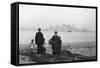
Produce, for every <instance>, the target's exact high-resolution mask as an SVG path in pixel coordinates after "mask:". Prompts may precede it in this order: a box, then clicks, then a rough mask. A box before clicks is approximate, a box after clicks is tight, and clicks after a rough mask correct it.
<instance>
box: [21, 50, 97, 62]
mask: <svg viewBox="0 0 100 68" xmlns="http://www.w3.org/2000/svg"><path fill="white" fill-rule="evenodd" d="M80 60H83V61H84V60H96V56H85V55H81V54H76V53H72V52H71V51H68V50H62V51H61V54H60V55H51V54H48V53H45V54H41V55H40V54H37V53H36V52H33V51H32V50H30V49H21V50H20V51H19V64H26V63H41V62H61V61H80Z"/></svg>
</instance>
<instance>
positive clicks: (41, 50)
mask: <svg viewBox="0 0 100 68" xmlns="http://www.w3.org/2000/svg"><path fill="white" fill-rule="evenodd" d="M44 40H45V39H44V37H43V33H42V32H41V28H39V29H38V32H37V33H36V36H35V43H36V44H37V52H38V54H42V53H44V52H45V48H44V47H43V44H44Z"/></svg>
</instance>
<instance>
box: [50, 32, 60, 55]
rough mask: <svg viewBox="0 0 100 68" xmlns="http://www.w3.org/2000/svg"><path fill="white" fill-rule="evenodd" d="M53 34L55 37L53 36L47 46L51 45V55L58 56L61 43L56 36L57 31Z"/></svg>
mask: <svg viewBox="0 0 100 68" xmlns="http://www.w3.org/2000/svg"><path fill="white" fill-rule="evenodd" d="M54 33H55V35H53V37H52V38H51V40H50V41H49V44H51V45H52V50H53V55H58V54H60V53H61V44H62V41H61V38H60V36H58V35H57V31H55V32H54Z"/></svg>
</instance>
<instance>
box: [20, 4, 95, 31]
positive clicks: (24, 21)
mask: <svg viewBox="0 0 100 68" xmlns="http://www.w3.org/2000/svg"><path fill="white" fill-rule="evenodd" d="M95 17H96V10H95V9H87V8H71V7H54V6H53V7H52V6H38V5H20V7H19V27H21V28H33V27H35V28H38V27H41V28H46V27H49V26H54V25H62V24H67V25H74V26H75V27H77V28H80V29H88V30H95V25H96V19H95Z"/></svg>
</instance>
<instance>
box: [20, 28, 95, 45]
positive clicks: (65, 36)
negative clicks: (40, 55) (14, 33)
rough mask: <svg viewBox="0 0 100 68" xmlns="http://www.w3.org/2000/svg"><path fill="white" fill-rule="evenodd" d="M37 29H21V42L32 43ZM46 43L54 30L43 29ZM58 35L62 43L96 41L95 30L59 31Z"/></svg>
mask: <svg viewBox="0 0 100 68" xmlns="http://www.w3.org/2000/svg"><path fill="white" fill-rule="evenodd" d="M36 32H37V31H24V30H21V31H20V30H19V44H30V42H31V39H35V34H36ZM42 33H43V35H44V38H45V43H48V40H49V39H50V38H52V36H53V35H54V31H42ZM58 35H59V36H60V37H61V39H62V43H71V42H90V41H96V33H95V32H58Z"/></svg>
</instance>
